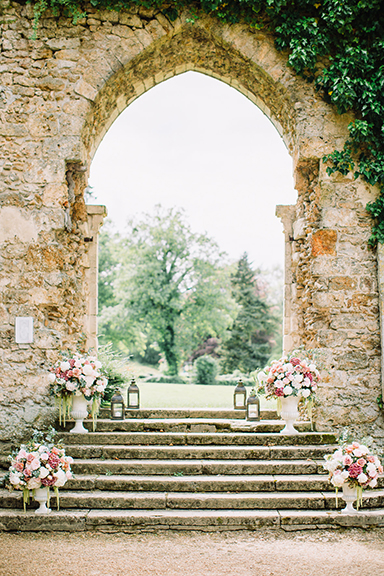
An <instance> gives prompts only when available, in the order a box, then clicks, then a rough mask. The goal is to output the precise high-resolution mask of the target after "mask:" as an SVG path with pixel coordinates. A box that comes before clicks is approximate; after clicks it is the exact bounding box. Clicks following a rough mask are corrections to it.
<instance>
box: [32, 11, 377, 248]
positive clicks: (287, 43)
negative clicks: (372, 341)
mask: <svg viewBox="0 0 384 576" xmlns="http://www.w3.org/2000/svg"><path fill="white" fill-rule="evenodd" d="M31 3H32V4H33V8H34V14H35V29H36V27H37V25H38V21H39V19H40V18H41V16H42V15H43V13H44V11H45V10H46V9H47V8H51V9H52V10H53V13H54V14H57V15H58V14H59V13H60V12H61V11H62V10H64V12H66V13H67V14H70V15H71V16H72V18H73V21H74V22H75V23H76V22H77V21H78V19H79V18H81V17H83V16H84V15H85V11H86V8H85V3H84V2H83V1H82V0H31ZM90 3H91V5H92V6H93V7H95V8H97V9H110V10H118V11H119V10H124V9H129V8H132V7H138V6H142V7H145V8H151V9H155V10H157V11H159V12H162V13H163V14H164V15H166V16H167V17H168V18H169V19H170V20H172V21H173V20H175V19H176V18H177V16H178V14H179V12H180V10H182V9H188V10H189V11H190V15H191V16H190V18H189V21H190V22H194V21H195V20H196V19H197V18H198V17H199V15H200V14H202V13H204V14H210V15H214V16H215V17H216V18H218V19H220V20H222V21H224V22H227V23H237V22H245V23H247V24H248V25H249V26H250V27H251V28H253V29H266V30H268V31H271V32H272V33H273V34H274V36H275V42H276V47H277V48H278V49H279V50H287V52H288V54H289V56H288V64H289V66H291V67H292V68H293V69H294V70H295V72H296V73H297V74H299V75H301V76H303V77H304V78H305V79H306V80H308V81H309V82H314V83H315V86H316V88H317V90H319V91H320V92H321V93H322V95H323V97H324V98H325V100H326V101H328V102H330V103H332V104H334V105H335V106H336V107H337V111H338V112H339V113H340V114H343V113H345V112H348V111H353V112H354V116H355V118H356V119H355V120H354V121H353V122H351V123H350V125H349V138H348V140H347V141H346V143H345V146H344V148H343V149H342V150H335V151H334V152H332V153H331V154H329V155H327V156H326V157H324V158H323V160H324V161H325V162H328V168H327V172H328V173H329V174H332V173H334V172H340V173H341V174H344V175H345V174H348V173H349V172H351V171H353V173H354V177H355V178H358V177H359V176H361V177H362V178H363V179H364V180H365V181H366V182H368V183H369V184H372V185H375V184H377V185H378V186H379V188H380V191H381V194H380V196H379V197H378V199H377V200H376V201H374V202H371V203H369V204H368V206H367V210H368V211H369V212H370V214H371V215H372V216H373V218H375V223H374V225H373V229H372V235H371V238H370V241H369V242H370V244H371V245H375V244H376V243H377V242H380V243H384V9H383V2H382V0H314V1H313V0H228V1H226V2H221V1H219V0H192V1H191V0H90Z"/></svg>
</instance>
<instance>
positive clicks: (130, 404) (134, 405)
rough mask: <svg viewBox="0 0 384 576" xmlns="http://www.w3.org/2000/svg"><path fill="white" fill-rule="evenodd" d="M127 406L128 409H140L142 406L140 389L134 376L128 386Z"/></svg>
mask: <svg viewBox="0 0 384 576" xmlns="http://www.w3.org/2000/svg"><path fill="white" fill-rule="evenodd" d="M127 408H128V410H138V409H139V408H140V391H139V388H138V386H137V384H136V382H135V379H134V378H132V380H131V383H130V385H129V388H128V395H127Z"/></svg>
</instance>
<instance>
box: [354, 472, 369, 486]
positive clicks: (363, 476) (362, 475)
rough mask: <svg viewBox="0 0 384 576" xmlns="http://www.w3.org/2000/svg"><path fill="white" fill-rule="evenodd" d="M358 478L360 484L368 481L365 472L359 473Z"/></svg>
mask: <svg viewBox="0 0 384 576" xmlns="http://www.w3.org/2000/svg"><path fill="white" fill-rule="evenodd" d="M356 480H357V481H358V483H359V484H366V483H367V482H368V476H367V475H366V474H364V472H362V473H361V474H359V475H358V477H357V478H356Z"/></svg>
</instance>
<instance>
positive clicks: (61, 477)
mask: <svg viewBox="0 0 384 576" xmlns="http://www.w3.org/2000/svg"><path fill="white" fill-rule="evenodd" d="M54 477H55V478H56V482H55V486H56V488H61V487H62V486H64V484H65V483H66V481H67V475H66V473H65V472H64V470H62V469H61V468H59V469H58V471H57V472H56V473H55V474H54Z"/></svg>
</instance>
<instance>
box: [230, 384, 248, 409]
mask: <svg viewBox="0 0 384 576" xmlns="http://www.w3.org/2000/svg"><path fill="white" fill-rule="evenodd" d="M246 400H247V391H246V389H245V386H244V384H243V381H242V380H239V381H238V383H237V386H236V388H235V392H234V394H233V406H234V408H235V410H245V409H246Z"/></svg>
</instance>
